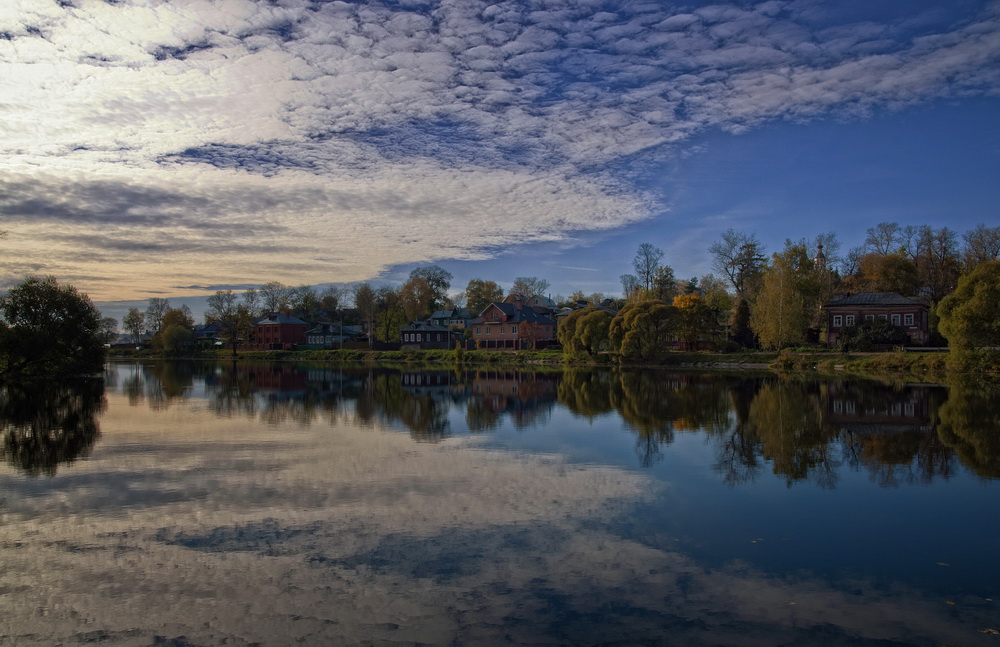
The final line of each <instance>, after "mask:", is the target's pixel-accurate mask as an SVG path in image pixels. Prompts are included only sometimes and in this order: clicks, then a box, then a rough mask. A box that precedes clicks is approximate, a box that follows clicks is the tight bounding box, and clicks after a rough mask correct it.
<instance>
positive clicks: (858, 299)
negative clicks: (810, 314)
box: [826, 292, 923, 307]
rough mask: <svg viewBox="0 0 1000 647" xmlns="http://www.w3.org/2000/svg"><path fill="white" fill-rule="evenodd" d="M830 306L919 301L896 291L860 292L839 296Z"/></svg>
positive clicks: (893, 303) (906, 303)
mask: <svg viewBox="0 0 1000 647" xmlns="http://www.w3.org/2000/svg"><path fill="white" fill-rule="evenodd" d="M826 305H827V307H829V306H919V305H923V304H922V303H920V302H919V301H914V300H913V299H910V298H907V297H904V296H903V295H901V294H898V293H896V292H858V293H857V294H846V295H844V296H840V297H837V298H836V299H833V300H832V301H830V302H829V303H827V304H826Z"/></svg>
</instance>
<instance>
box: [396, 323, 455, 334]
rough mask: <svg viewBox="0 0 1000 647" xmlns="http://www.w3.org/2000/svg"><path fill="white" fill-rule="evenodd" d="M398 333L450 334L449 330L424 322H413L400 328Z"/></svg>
mask: <svg viewBox="0 0 1000 647" xmlns="http://www.w3.org/2000/svg"><path fill="white" fill-rule="evenodd" d="M400 332H451V330H450V329H448V328H445V327H444V326H437V325H435V324H432V323H428V322H426V321H414V322H413V323H411V324H410V325H409V326H406V327H405V328H400Z"/></svg>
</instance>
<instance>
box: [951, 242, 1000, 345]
mask: <svg viewBox="0 0 1000 647" xmlns="http://www.w3.org/2000/svg"><path fill="white" fill-rule="evenodd" d="M997 304H1000V261H990V262H988V263H981V264H979V265H977V266H976V268H975V269H973V270H972V271H971V272H969V273H968V274H966V275H965V276H963V277H962V278H961V279H959V281H958V288H957V289H956V290H955V291H954V292H952V293H951V294H950V295H948V296H946V297H945V298H944V299H942V300H941V303H939V304H938V307H937V314H938V316H939V317H940V318H941V321H940V324H939V330H940V331H941V334H943V335H944V336H945V337H946V338H947V339H948V344H949V345H950V346H951V347H952V348H953V349H955V350H960V351H961V350H973V349H976V348H984V347H995V346H1000V313H998V312H997Z"/></svg>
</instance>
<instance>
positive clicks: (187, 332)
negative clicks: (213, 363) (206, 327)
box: [152, 308, 194, 354]
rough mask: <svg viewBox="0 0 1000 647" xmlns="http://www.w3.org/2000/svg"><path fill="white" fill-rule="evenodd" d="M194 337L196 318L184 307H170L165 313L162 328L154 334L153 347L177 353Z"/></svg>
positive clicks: (164, 351) (161, 350) (165, 351)
mask: <svg viewBox="0 0 1000 647" xmlns="http://www.w3.org/2000/svg"><path fill="white" fill-rule="evenodd" d="M193 339H194V318H192V317H191V314H190V312H189V311H185V309H184V308H170V309H169V310H167V311H166V313H164V315H163V320H162V322H161V326H160V330H159V331H158V332H157V333H156V334H155V335H153V339H152V344H153V348H154V349H156V350H158V351H160V352H162V353H166V354H176V353H179V352H180V351H182V350H184V349H185V347H187V346H188V345H190V343H191V342H192V341H193Z"/></svg>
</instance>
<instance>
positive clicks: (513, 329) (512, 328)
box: [510, 326, 517, 335]
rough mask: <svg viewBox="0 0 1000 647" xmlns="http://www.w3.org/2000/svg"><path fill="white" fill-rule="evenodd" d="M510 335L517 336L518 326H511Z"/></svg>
mask: <svg viewBox="0 0 1000 647" xmlns="http://www.w3.org/2000/svg"><path fill="white" fill-rule="evenodd" d="M510 334H512V335H516V334H517V326H511V327H510Z"/></svg>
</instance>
